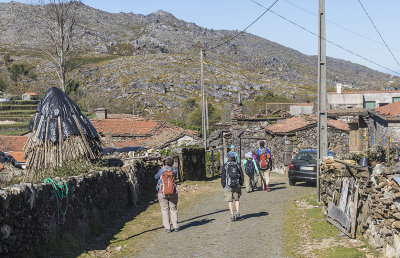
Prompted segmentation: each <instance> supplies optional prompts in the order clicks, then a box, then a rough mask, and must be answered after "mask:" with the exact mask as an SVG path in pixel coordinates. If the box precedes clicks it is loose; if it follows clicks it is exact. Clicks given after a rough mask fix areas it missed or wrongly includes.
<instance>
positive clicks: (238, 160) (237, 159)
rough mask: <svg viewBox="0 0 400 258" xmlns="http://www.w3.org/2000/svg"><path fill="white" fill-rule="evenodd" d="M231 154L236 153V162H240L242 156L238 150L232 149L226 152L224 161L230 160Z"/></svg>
mask: <svg viewBox="0 0 400 258" xmlns="http://www.w3.org/2000/svg"><path fill="white" fill-rule="evenodd" d="M230 155H235V159H236V163H238V164H240V157H239V154H238V153H237V152H236V151H230V152H228V153H227V154H226V156H225V159H224V163H227V162H228V157H229V156H230Z"/></svg>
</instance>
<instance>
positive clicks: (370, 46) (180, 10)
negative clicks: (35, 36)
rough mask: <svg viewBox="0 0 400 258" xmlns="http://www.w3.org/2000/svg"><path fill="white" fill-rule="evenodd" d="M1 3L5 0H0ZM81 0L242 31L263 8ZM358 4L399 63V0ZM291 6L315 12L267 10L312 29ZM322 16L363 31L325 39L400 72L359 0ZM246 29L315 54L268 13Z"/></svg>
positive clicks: (232, 1)
mask: <svg viewBox="0 0 400 258" xmlns="http://www.w3.org/2000/svg"><path fill="white" fill-rule="evenodd" d="M255 1H257V2H259V3H260V4H262V5H264V6H267V7H268V6H270V5H271V4H272V3H273V2H275V0H255ZM0 2H8V1H3V0H0ZM21 2H25V1H21ZM83 2H84V3H85V4H87V5H89V6H92V7H94V8H97V9H101V10H105V11H108V12H114V13H118V12H132V13H136V14H139V13H140V14H149V13H151V12H154V11H156V10H164V11H168V12H170V13H172V14H173V15H174V16H176V17H177V18H179V19H182V20H185V21H188V22H194V23H196V24H197V25H200V26H203V27H206V28H210V29H211V28H212V29H228V30H236V29H237V30H242V29H244V28H245V27H247V25H249V24H250V23H251V22H252V21H253V20H254V19H256V18H257V17H258V16H259V15H260V14H261V13H263V12H264V9H263V8H262V7H260V6H258V5H256V4H255V3H253V2H251V1H250V0H213V1H211V0H202V1H188V0H168V1H167V0H140V1H139V0H136V1H128V0H112V1H109V0H83ZM361 2H362V3H363V5H364V7H365V8H366V10H367V11H368V13H369V15H370V16H371V18H372V20H373V21H374V22H375V25H376V26H377V28H378V29H379V31H380V33H381V35H382V36H383V38H384V39H385V41H386V43H387V44H388V45H389V46H390V47H391V48H392V52H393V54H394V55H395V57H396V58H397V60H398V61H399V62H400V33H399V31H400V29H399V25H400V1H399V0H381V1H377V0H361ZM293 4H296V5H298V6H300V7H301V8H303V9H306V10H307V11H309V12H312V13H314V14H315V13H317V12H318V0H279V1H278V2H277V3H276V4H275V5H274V7H273V8H272V10H273V11H275V12H276V13H278V14H280V15H282V16H284V17H286V18H288V19H290V20H292V21H293V22H296V23H298V24H299V25H301V26H303V27H305V28H307V29H309V30H311V31H313V32H315V33H317V31H318V21H317V17H316V16H314V15H312V14H310V13H309V12H307V11H304V10H302V9H300V8H299V7H296V6H294V5H293ZM326 18H327V20H329V21H330V22H333V23H335V24H338V25H340V26H343V27H345V28H346V29H347V30H351V31H353V32H355V33H358V34H360V35H362V36H359V35H355V34H354V33H351V32H349V31H347V30H344V29H342V28H340V27H338V26H336V25H334V24H333V23H330V22H328V21H327V24H326V28H327V39H328V40H330V41H333V42H335V43H336V44H338V45H340V46H343V47H344V48H346V49H349V50H351V51H353V52H355V53H357V54H359V55H361V56H363V57H365V58H367V59H370V60H372V61H374V62H376V63H378V64H380V65H382V66H385V67H387V68H390V69H392V70H394V71H396V72H398V73H400V67H399V66H398V64H397V63H396V61H395V60H394V58H393V57H392V56H391V54H390V52H389V51H388V50H387V49H386V47H385V46H384V45H383V42H382V41H381V39H380V38H379V36H378V34H377V32H376V31H375V29H374V27H373V25H372V24H371V22H370V21H369V19H368V17H367V16H366V14H365V13H364V11H363V10H362V8H361V6H360V4H359V2H358V0H326ZM247 32H249V33H253V34H255V35H258V36H261V37H263V38H266V39H268V40H271V41H274V42H277V43H279V44H282V45H284V46H287V47H290V48H293V49H296V50H298V51H300V52H302V53H305V54H308V55H316V54H317V53H318V52H317V51H318V41H317V37H316V36H313V35H312V34H310V33H308V32H306V31H304V30H302V29H300V28H298V27H296V26H294V25H293V24H291V23H289V22H287V21H286V20H283V19H282V18H279V17H278V16H276V15H274V14H272V13H267V14H265V15H264V16H263V17H262V18H261V19H260V20H259V21H258V22H257V23H255V24H254V25H253V26H252V27H250V28H249V29H248V30H247ZM366 38H368V39H366ZM327 55H328V56H331V57H336V58H342V59H345V60H349V61H352V62H355V63H359V64H363V65H365V66H368V67H371V68H373V69H377V70H380V71H384V72H388V73H390V71H388V70H385V69H384V68H382V67H379V66H376V65H374V64H371V63H370V62H367V61H366V60H363V59H362V58H360V57H357V56H355V55H353V54H350V53H348V52H346V51H344V50H343V49H340V48H338V47H336V46H333V45H332V44H329V43H328V44H327ZM328 69H329V67H328Z"/></svg>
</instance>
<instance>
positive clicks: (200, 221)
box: [113, 209, 228, 243]
mask: <svg viewBox="0 0 400 258" xmlns="http://www.w3.org/2000/svg"><path fill="white" fill-rule="evenodd" d="M225 211H228V209H223V210H218V211H214V212H210V213H207V214H203V215H200V216H197V217H193V218H190V219H185V220H182V221H179V223H184V222H188V221H191V220H195V219H198V218H202V217H205V216H209V215H213V214H216V213H220V212H225ZM213 220H215V219H202V220H198V221H193V222H191V223H188V224H186V225H183V226H181V229H185V228H188V227H191V226H200V225H204V224H206V223H209V222H211V221H213ZM162 228H164V227H156V228H152V229H148V230H146V231H143V232H140V233H138V234H135V235H132V236H130V237H128V238H125V239H122V240H118V241H114V242H113V243H118V242H122V241H126V240H128V239H131V238H134V237H137V236H140V235H143V234H145V233H148V232H151V231H154V230H158V229H162Z"/></svg>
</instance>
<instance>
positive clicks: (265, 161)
mask: <svg viewBox="0 0 400 258" xmlns="http://www.w3.org/2000/svg"><path fill="white" fill-rule="evenodd" d="M259 165H260V168H261V169H268V158H267V154H265V153H263V154H261V155H260V162H259Z"/></svg>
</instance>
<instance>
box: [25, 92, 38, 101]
mask: <svg viewBox="0 0 400 258" xmlns="http://www.w3.org/2000/svg"><path fill="white" fill-rule="evenodd" d="M38 99H39V95H38V94H37V93H35V92H27V93H24V94H22V100H38Z"/></svg>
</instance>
